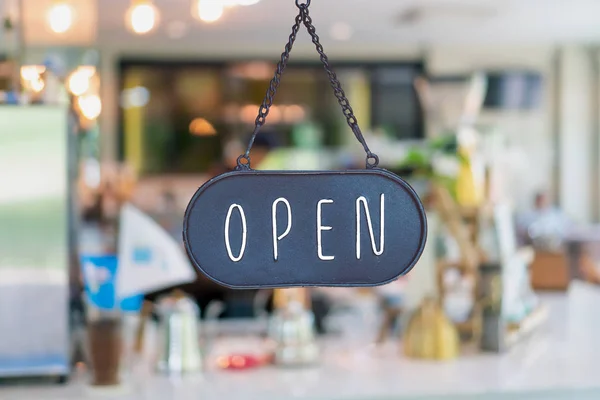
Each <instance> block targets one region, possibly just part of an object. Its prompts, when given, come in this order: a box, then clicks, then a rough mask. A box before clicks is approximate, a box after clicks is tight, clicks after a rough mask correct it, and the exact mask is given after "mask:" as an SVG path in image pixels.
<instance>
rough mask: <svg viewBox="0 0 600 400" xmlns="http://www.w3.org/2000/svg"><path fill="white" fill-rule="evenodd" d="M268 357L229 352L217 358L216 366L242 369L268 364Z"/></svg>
mask: <svg viewBox="0 0 600 400" xmlns="http://www.w3.org/2000/svg"><path fill="white" fill-rule="evenodd" d="M269 361H270V357H268V356H264V355H263V356H260V355H254V354H231V355H228V356H221V357H219V358H217V366H218V367H219V368H222V369H232V370H244V369H251V368H257V367H261V366H263V365H265V364H268V363H269Z"/></svg>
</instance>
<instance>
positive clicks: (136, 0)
mask: <svg viewBox="0 0 600 400" xmlns="http://www.w3.org/2000/svg"><path fill="white" fill-rule="evenodd" d="M158 17H159V16H158V9H157V8H156V7H155V6H154V4H152V1H151V0H133V1H132V2H131V7H129V10H127V14H126V16H125V23H126V24H127V27H128V28H129V29H130V30H131V31H132V32H134V33H137V34H138V35H144V34H146V33H149V32H150V31H152V30H153V29H154V28H155V27H156V25H158Z"/></svg>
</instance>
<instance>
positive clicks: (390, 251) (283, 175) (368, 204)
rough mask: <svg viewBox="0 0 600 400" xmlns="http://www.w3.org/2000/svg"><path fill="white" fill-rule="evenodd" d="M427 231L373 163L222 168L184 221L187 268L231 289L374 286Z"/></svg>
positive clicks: (402, 266) (391, 178)
mask: <svg viewBox="0 0 600 400" xmlns="http://www.w3.org/2000/svg"><path fill="white" fill-rule="evenodd" d="M425 235H426V220H425V213H424V212H423V208H422V206H421V203H420V202H419V199H418V197H417V195H416V194H415V192H414V191H413V190H412V189H411V188H410V186H408V185H407V184H406V183H405V182H404V181H403V180H401V179H400V178H398V177H397V176H395V175H393V174H391V173H389V172H387V171H385V170H381V169H372V170H358V171H344V172H258V171H253V172H249V171H240V172H232V173H228V174H225V175H221V176H219V177H217V178H215V179H213V180H211V181H210V182H208V183H207V184H206V185H204V186H202V187H201V188H200V190H198V192H197V193H196V195H195V196H194V197H193V199H192V201H191V202H190V205H189V207H188V210H187V212H186V217H185V226H184V241H185V244H186V248H187V251H188V254H189V256H190V258H191V260H192V261H193V263H194V265H195V266H196V267H197V268H199V269H200V270H201V271H202V272H204V273H205V274H206V275H207V276H209V277H210V278H212V279H213V280H215V281H216V282H218V283H220V284H223V285H225V286H229V287H234V288H257V287H288V286H375V285H380V284H383V283H386V282H389V281H392V280H394V279H396V278H397V277H398V276H400V275H402V274H404V273H406V272H408V271H409V270H410V269H411V268H412V266H413V265H414V264H415V263H416V261H417V260H418V258H419V256H420V255H421V252H422V251H423V246H424V243H425V240H424V238H425Z"/></svg>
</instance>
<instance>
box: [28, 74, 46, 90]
mask: <svg viewBox="0 0 600 400" xmlns="http://www.w3.org/2000/svg"><path fill="white" fill-rule="evenodd" d="M30 84H31V90H33V91H34V92H35V93H40V92H41V91H42V90H44V87H45V86H46V84H45V83H44V81H43V80H42V78H38V79H36V80H33V81H31V82H30Z"/></svg>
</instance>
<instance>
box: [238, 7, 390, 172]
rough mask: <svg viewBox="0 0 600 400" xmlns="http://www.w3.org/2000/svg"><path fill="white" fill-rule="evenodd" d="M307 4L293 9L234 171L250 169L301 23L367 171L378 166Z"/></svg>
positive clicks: (377, 159)
mask: <svg viewBox="0 0 600 400" xmlns="http://www.w3.org/2000/svg"><path fill="white" fill-rule="evenodd" d="M310 3H311V0H306V2H305V3H302V2H301V0H296V6H297V7H298V9H299V10H300V12H299V13H298V15H297V16H296V21H295V24H294V26H293V27H292V33H291V34H290V37H289V40H288V43H287V44H286V46H285V50H284V52H283V53H282V54H281V60H280V61H279V63H277V68H276V70H275V76H274V77H273V79H272V80H271V82H270V84H269V88H268V89H267V93H266V94H265V98H264V99H263V102H262V104H261V106H260V108H259V110H258V116H257V117H256V120H255V123H254V131H253V133H252V136H251V137H250V142H249V143H248V148H247V149H246V152H245V153H244V154H242V155H241V156H239V157H238V160H237V166H238V167H237V168H238V169H250V150H252V145H253V144H254V140H255V139H256V135H258V131H259V130H260V128H261V127H262V126H263V125H264V124H265V122H266V118H267V116H268V115H269V110H270V108H271V106H272V105H273V98H274V97H275V93H276V92H277V88H278V87H279V84H280V83H281V76H282V74H283V71H284V70H285V67H286V66H287V63H288V60H289V57H290V52H291V51H292V47H293V45H294V42H295V40H296V36H297V34H298V31H299V29H300V24H301V23H303V24H304V26H305V27H306V29H307V30H308V33H309V34H310V36H311V38H312V42H313V43H314V44H315V48H316V50H317V53H319V57H320V60H321V63H322V64H323V67H324V68H325V71H326V72H327V75H328V77H329V82H330V83H331V87H332V88H333V92H334V94H335V97H336V98H337V100H338V103H339V104H340V106H341V108H342V112H343V114H344V116H345V117H346V121H347V123H348V126H350V129H352V132H353V133H354V136H355V137H356V139H357V140H358V141H359V142H360V143H361V144H362V146H363V148H364V150H365V153H367V160H366V167H367V168H375V167H377V166H378V164H379V157H378V156H377V155H376V154H375V153H373V152H371V150H370V149H369V146H368V145H367V142H366V140H365V138H364V136H363V134H362V132H361V130H360V127H359V126H358V120H357V119H356V116H355V115H354V111H353V110H352V107H351V106H350V102H349V101H348V98H347V97H346V94H345V93H344V90H343V89H342V85H341V83H340V81H339V79H338V78H337V75H336V74H335V72H334V71H333V70H332V68H331V66H330V64H329V58H328V57H327V55H326V54H325V51H324V49H323V46H322V45H321V43H320V40H319V36H318V35H317V33H316V29H315V27H314V25H313V22H312V18H311V17H310V16H309V13H308V7H309V6H310Z"/></svg>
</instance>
